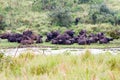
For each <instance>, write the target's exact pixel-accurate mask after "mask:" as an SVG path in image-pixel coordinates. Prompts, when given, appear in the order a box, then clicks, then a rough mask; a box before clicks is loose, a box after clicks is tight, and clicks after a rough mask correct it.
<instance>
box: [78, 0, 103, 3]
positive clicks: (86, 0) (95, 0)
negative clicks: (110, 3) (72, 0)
mask: <svg viewBox="0 0 120 80" xmlns="http://www.w3.org/2000/svg"><path fill="white" fill-rule="evenodd" d="M101 2H103V0H78V4H81V3H101Z"/></svg>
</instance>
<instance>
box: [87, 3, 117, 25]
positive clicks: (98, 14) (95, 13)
mask: <svg viewBox="0 0 120 80" xmlns="http://www.w3.org/2000/svg"><path fill="white" fill-rule="evenodd" d="M89 17H90V18H89V19H90V20H88V21H89V22H90V21H91V20H92V23H93V24H96V23H111V24H112V25H113V24H115V12H114V11H112V10H111V9H110V8H108V7H107V5H106V4H104V3H102V4H100V5H92V6H91V7H90V11H89ZM90 23H91V22H90Z"/></svg>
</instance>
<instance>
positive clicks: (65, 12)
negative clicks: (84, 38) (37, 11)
mask: <svg viewBox="0 0 120 80" xmlns="http://www.w3.org/2000/svg"><path fill="white" fill-rule="evenodd" d="M49 16H50V18H51V23H52V24H54V25H59V26H65V27H68V26H70V25H71V24H72V16H71V12H70V10H69V9H68V8H62V7H58V8H57V9H55V10H54V11H53V12H52V13H51V14H50V15H49Z"/></svg>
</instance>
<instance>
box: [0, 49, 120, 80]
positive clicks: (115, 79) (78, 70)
mask: <svg viewBox="0 0 120 80" xmlns="http://www.w3.org/2000/svg"><path fill="white" fill-rule="evenodd" d="M119 63H120V54H116V55H112V54H110V53H102V54H97V55H93V54H91V53H90V52H89V51H86V52H85V53H82V54H81V55H70V54H68V55H66V54H59V55H47V56H45V55H34V53H24V54H21V55H20V56H18V57H15V58H13V57H7V56H3V57H1V58H0V67H1V68H0V77H1V78H2V80H119V79H120V76H119V74H120V64H119Z"/></svg>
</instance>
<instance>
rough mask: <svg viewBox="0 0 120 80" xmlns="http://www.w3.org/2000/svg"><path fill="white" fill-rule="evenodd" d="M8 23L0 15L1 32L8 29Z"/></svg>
mask: <svg viewBox="0 0 120 80" xmlns="http://www.w3.org/2000/svg"><path fill="white" fill-rule="evenodd" d="M6 26H7V25H6V23H5V21H4V17H3V16H2V15H0V30H3V29H4V28H5V27H6Z"/></svg>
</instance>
